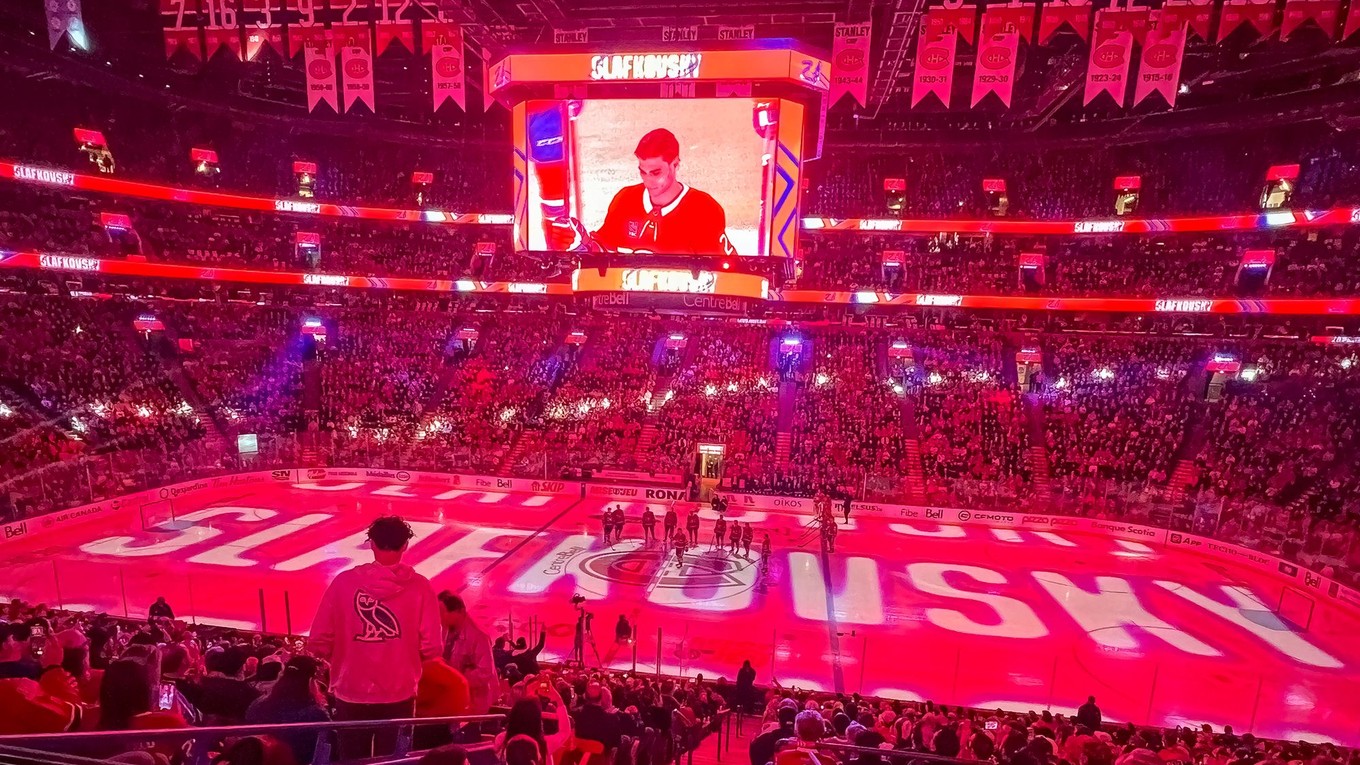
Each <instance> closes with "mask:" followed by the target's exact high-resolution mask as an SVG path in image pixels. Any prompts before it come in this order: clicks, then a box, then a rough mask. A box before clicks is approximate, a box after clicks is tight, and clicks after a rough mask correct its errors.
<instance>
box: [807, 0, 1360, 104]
mask: <svg viewBox="0 0 1360 765" xmlns="http://www.w3.org/2000/svg"><path fill="white" fill-rule="evenodd" d="M1357 2H1360V0H1357ZM872 31H873V30H872V25H871V24H870V23H869V22H867V21H866V22H864V23H863V24H836V29H835V41H834V42H833V43H832V47H831V101H830V102H831V103H833V104H834V103H836V102H837V101H839V100H840V98H841V96H844V95H845V94H847V93H849V94H850V95H851V96H854V98H855V100H856V101H858V102H859V105H860V106H868V105H869V39H870V37H871V34H872Z"/></svg>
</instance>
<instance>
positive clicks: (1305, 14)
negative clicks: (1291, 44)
mask: <svg viewBox="0 0 1360 765" xmlns="http://www.w3.org/2000/svg"><path fill="white" fill-rule="evenodd" d="M1357 4H1360V0H1352V2H1351V5H1353V6H1354V5H1357ZM1309 21H1311V22H1313V23H1314V24H1317V25H1318V27H1320V28H1321V29H1322V31H1323V33H1325V34H1326V35H1327V39H1328V40H1334V39H1336V30H1337V26H1338V25H1339V24H1340V22H1341V0H1285V4H1284V19H1283V20H1282V21H1281V22H1280V39H1281V40H1288V39H1289V35H1291V34H1292V33H1293V32H1294V30H1296V29H1298V28H1299V26H1301V25H1302V24H1305V23H1307V22H1309Z"/></svg>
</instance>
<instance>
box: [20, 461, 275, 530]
mask: <svg viewBox="0 0 1360 765" xmlns="http://www.w3.org/2000/svg"><path fill="white" fill-rule="evenodd" d="M297 472H298V471H295V470H261V471H258V472H254V473H237V474H236V475H227V476H218V477H216V478H199V479H197V480H193V481H181V482H180V483H174V484H170V485H168V486H160V487H157V488H154V489H144V490H142V491H138V492H133V493H131V494H124V495H123V496H121V497H114V498H112V499H105V500H100V501H99V502H91V503H89V504H85V505H80V506H78V507H72V508H67V509H65V510H58V511H56V512H52V513H47V514H46V515H39V516H34V517H32V518H24V519H23V520H19V521H14V522H12V523H5V524H0V545H4V544H7V543H11V542H22V541H27V540H30V539H33V538H35V537H40V536H42V535H44V534H48V533H50V532H54V531H67V530H70V529H72V528H74V527H77V526H80V525H81V524H84V523H89V522H92V521H102V522H108V521H110V520H112V519H114V518H119V517H122V516H127V517H128V518H127V522H128V524H129V527H132V526H135V525H136V516H137V514H138V513H139V512H140V511H141V508H142V506H143V505H145V504H148V503H152V502H163V501H165V500H175V499H179V498H181V497H186V496H191V495H194V494H198V493H200V492H205V491H211V490H214V489H220V488H229V487H238V486H257V485H260V484H267V483H276V482H281V481H292V480H293V479H294V477H295V476H296V474H297Z"/></svg>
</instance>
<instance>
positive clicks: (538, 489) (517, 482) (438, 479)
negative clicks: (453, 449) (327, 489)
mask: <svg viewBox="0 0 1360 765" xmlns="http://www.w3.org/2000/svg"><path fill="white" fill-rule="evenodd" d="M283 472H289V471H283ZM291 472H293V473H296V474H297V478H296V480H297V481H298V482H300V483H316V482H318V481H382V482H384V483H390V484H434V485H438V486H448V487H451V488H454V489H464V490H466V491H485V492H526V493H530V494H554V495H562V496H571V497H578V496H580V494H581V484H580V483H578V482H575V481H562V480H552V479H540V478H503V477H500V476H486V475H466V474H462V473H427V472H423V471H419V470H388V469H384V468H347V467H324V468H321V467H313V468H299V469H298V470H295V471H291Z"/></svg>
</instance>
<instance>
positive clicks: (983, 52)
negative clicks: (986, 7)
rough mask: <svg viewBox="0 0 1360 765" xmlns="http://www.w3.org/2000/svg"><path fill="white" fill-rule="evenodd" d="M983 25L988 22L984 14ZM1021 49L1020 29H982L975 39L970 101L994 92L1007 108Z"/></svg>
mask: <svg viewBox="0 0 1360 765" xmlns="http://www.w3.org/2000/svg"><path fill="white" fill-rule="evenodd" d="M982 25H983V27H984V28H985V27H986V26H987V17H986V16H983V21H982ZM1019 53H1020V33H1019V32H1015V31H1010V32H993V33H990V34H989V33H984V34H983V35H982V41H981V42H980V43H978V54H977V67H976V68H975V70H974V72H973V99H972V105H973V106H977V105H978V103H979V102H980V101H982V99H984V98H986V97H987V94H989V93H995V94H996V96H997V98H1000V99H1001V103H1003V104H1005V105H1006V108H1007V109H1009V108H1010V106H1011V96H1012V94H1013V93H1014V91H1015V60H1016V59H1017V58H1018V57H1019Z"/></svg>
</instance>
